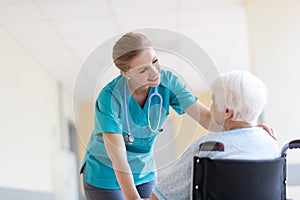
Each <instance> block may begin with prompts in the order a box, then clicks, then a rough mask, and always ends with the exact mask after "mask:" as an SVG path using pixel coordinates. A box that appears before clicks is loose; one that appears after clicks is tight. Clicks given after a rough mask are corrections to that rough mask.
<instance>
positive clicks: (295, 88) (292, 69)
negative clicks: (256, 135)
mask: <svg viewBox="0 0 300 200" xmlns="http://www.w3.org/2000/svg"><path fill="white" fill-rule="evenodd" d="M246 7H247V13H248V22H249V35H250V40H249V41H250V47H251V58H252V65H253V67H254V73H255V74H257V75H258V76H259V77H260V78H262V80H263V81H264V82H265V83H266V86H267V88H268V91H269V101H268V105H267V108H266V112H265V119H266V122H267V123H268V124H270V125H271V127H273V128H274V129H275V130H276V132H277V136H278V139H279V140H278V142H279V145H280V146H282V145H283V144H284V143H286V142H288V141H290V140H292V139H295V138H300V127H299V125H298V124H299V113H300V106H299V102H300V93H299V85H300V78H299V76H300V59H299V55H300V54H299V53H300V20H299V19H300V12H299V11H300V1H299V0H275V1H274V0H248V1H247V3H246ZM299 155H300V151H289V152H288V163H289V164H290V163H294V164H295V163H296V164H299V165H298V167H300V156H299ZM297 174H299V171H298V172H295V174H294V175H297ZM298 182H299V181H298ZM289 190H290V192H294V195H291V197H294V198H296V197H298V198H299V197H300V193H299V188H298V192H296V191H297V190H296V189H295V190H293V188H292V187H291V188H289ZM292 190H293V191H292ZM295 195H296V196H295Z"/></svg>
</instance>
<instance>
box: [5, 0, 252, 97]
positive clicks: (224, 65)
mask: <svg viewBox="0 0 300 200" xmlns="http://www.w3.org/2000/svg"><path fill="white" fill-rule="evenodd" d="M146 27H147V28H149V27H150V28H161V29H169V30H173V31H176V32H178V33H180V34H184V35H186V36H187V37H189V38H191V39H192V40H194V41H195V42H197V43H198V44H199V45H200V46H201V47H202V48H203V49H204V50H205V51H206V52H207V53H208V55H209V56H210V57H211V58H212V60H213V62H214V63H215V64H216V66H217V67H218V69H219V70H220V71H221V72H223V71H228V70H232V69H237V68H238V69H246V70H249V66H250V64H249V48H248V36H247V24H246V13H245V9H244V3H243V0H164V1H162V0H151V1H149V0H148V1H146V0H127V1H124V0H0V29H2V30H3V31H4V33H6V34H7V35H9V37H10V38H13V40H14V42H15V43H17V45H18V46H19V47H20V48H21V49H22V50H23V51H24V53H25V54H26V55H27V56H29V57H30V58H31V59H33V60H35V61H36V62H38V63H39V65H40V66H41V67H42V68H43V69H44V70H46V71H47V72H48V73H49V74H50V75H51V76H52V77H53V78H54V79H56V80H58V81H60V82H61V83H62V85H63V87H64V88H65V89H66V90H67V91H68V92H70V93H72V91H73V87H74V83H75V81H76V77H77V76H78V73H79V71H80V69H81V66H82V63H84V61H85V60H86V58H87V57H88V56H89V54H90V53H91V52H92V50H93V49H95V48H96V47H97V46H99V45H101V44H102V43H103V42H105V41H107V40H109V39H110V38H111V37H112V36H114V35H116V34H120V33H123V32H127V31H131V30H134V29H140V28H146ZM166 40H168V38H166ZM0 48H1V46H0ZM91 73H92V72H91Z"/></svg>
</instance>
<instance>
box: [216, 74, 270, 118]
mask: <svg viewBox="0 0 300 200" xmlns="http://www.w3.org/2000/svg"><path fill="white" fill-rule="evenodd" d="M212 94H213V95H214V103H215V104H216V108H217V109H218V110H219V111H225V109H232V110H233V116H232V120H233V121H245V122H248V123H250V124H255V123H257V119H258V117H259V115H260V114H261V112H262V111H263V109H264V106H265V105H266V103H267V91H266V87H265V85H264V83H263V82H262V81H261V80H260V79H259V78H257V77H256V76H254V75H253V74H251V73H249V72H246V71H232V72H228V73H224V74H222V75H221V76H220V77H219V78H218V79H217V80H215V82H214V83H213V86H212Z"/></svg>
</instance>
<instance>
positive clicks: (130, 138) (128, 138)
mask: <svg viewBox="0 0 300 200" xmlns="http://www.w3.org/2000/svg"><path fill="white" fill-rule="evenodd" d="M125 142H126V143H127V144H132V143H133V142H134V136H133V135H131V134H130V133H127V134H126V136H125Z"/></svg>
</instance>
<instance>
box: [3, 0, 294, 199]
mask: <svg viewBox="0 0 300 200" xmlns="http://www.w3.org/2000/svg"><path fill="white" fill-rule="evenodd" d="M299 10H300V1H299V0H185V1H184V0H164V1H161V0H152V1H145V0H128V1H122V0H0V91H1V98H0V102H1V103H0V133H1V139H0V156H1V164H0V173H1V178H0V199H5V200H6V199H10V200H11V199H24V200H27V199H39V200H46V199H47V200H50V199H51V200H66V199H70V200H71V199H72V200H77V199H78V200H79V199H82V200H83V199H84V195H83V193H82V188H81V187H82V186H81V183H80V180H81V177H80V175H79V166H80V163H81V161H82V158H83V155H84V153H85V148H86V145H87V142H88V139H89V137H90V134H91V132H92V130H93V115H94V113H93V109H94V108H93V104H94V100H95V99H94V98H91V97H90V96H88V95H85V93H82V94H80V97H76V99H74V97H73V90H74V84H75V82H76V78H77V76H78V74H79V72H80V69H81V66H82V64H83V63H84V62H85V60H86V58H87V57H88V56H89V55H90V53H91V52H92V51H93V50H94V49H95V48H96V47H98V46H99V45H101V44H102V43H103V42H105V41H107V40H109V39H110V38H111V37H113V36H115V35H116V34H120V33H126V32H128V31H133V30H135V29H141V28H160V29H168V30H172V31H175V32H178V33H180V34H183V35H185V36H186V37H188V38H190V39H192V40H193V41H194V42H195V43H197V44H198V45H200V46H201V47H202V48H203V49H204V50H205V52H206V53H207V54H208V56H209V57H210V58H211V60H212V61H213V62H214V63H215V66H216V68H217V70H218V71H219V72H220V73H222V72H227V71H231V70H236V69H241V70H247V71H250V72H252V73H254V74H255V75H257V76H258V77H259V78H261V79H262V80H263V81H264V82H265V84H266V86H267V88H268V92H269V101H268V105H267V107H266V110H265V111H264V114H263V116H262V121H263V122H264V123H267V124H269V126H271V127H272V128H273V129H274V130H275V131H276V135H277V137H278V144H279V146H280V147H282V146H283V145H284V144H285V143H286V142H288V141H290V140H293V139H296V138H300V134H299V132H300V127H298V125H297V124H298V123H299V122H298V119H299V116H298V114H299V113H300V106H299V102H300V95H299V85H300V78H299V74H300V59H299V57H300V37H299V36H300V12H299ZM164 40H166V42H169V43H174V44H176V43H177V42H179V41H176V40H172V38H164ZM107 51H108V52H111V49H107ZM99 56H101V55H99ZM161 57H162V61H163V64H166V65H168V66H169V67H170V68H171V69H173V70H174V71H176V72H177V73H178V74H179V75H181V76H182V77H183V78H184V80H189V81H187V83H188V84H189V87H190V89H191V90H192V92H193V93H194V94H195V95H196V96H198V97H199V99H200V101H202V102H203V103H205V104H206V105H207V106H209V105H210V94H209V91H208V89H207V88H206V87H205V84H204V86H203V84H200V83H199V82H201V81H200V80H199V82H198V80H196V79H195V78H191V77H192V75H193V73H192V72H191V71H190V70H187V68H186V67H185V66H184V65H186V63H184V62H183V61H181V60H180V59H178V58H173V57H172V55H171V56H170V55H169V56H166V55H165V56H164V55H163V54H162V56H161ZM175 60H177V61H175ZM101 67H106V66H99V68H101ZM200 68H201V67H200ZM90 73H93V72H90ZM105 73H106V76H105V81H109V80H111V79H113V77H114V76H115V75H118V70H116V69H115V68H114V67H113V66H111V68H109V70H106V71H105ZM99 79H101V77H99ZM101 81H102V79H101V80H100V82H99V84H98V85H87V86H86V87H87V90H88V89H92V90H94V91H95V95H97V91H98V90H97V89H99V88H101V85H104V84H105V81H102V82H101ZM165 127H166V128H165V131H164V133H163V134H161V136H160V138H159V139H158V141H157V144H156V148H161V147H162V146H164V145H165V148H164V149H165V151H164V152H163V153H162V154H160V155H159V156H158V155H157V156H156V159H157V163H158V169H159V171H158V172H159V178H162V177H163V176H164V175H165V174H166V173H168V170H169V169H170V167H171V166H172V164H173V163H174V161H175V160H176V159H177V158H178V157H179V156H180V155H181V154H182V152H183V151H184V150H185V149H186V148H187V147H188V146H189V145H190V144H191V143H192V142H193V141H194V140H195V139H197V138H199V137H200V136H201V135H203V134H206V131H205V130H204V129H202V128H201V127H199V126H198V125H197V124H195V123H194V122H193V121H191V119H190V118H189V117H186V116H176V115H174V113H173V112H171V113H170V117H169V119H168V120H167V122H166V125H165ZM190 133H191V134H190ZM173 138H176V139H174V140H173ZM169 141H173V142H172V143H169ZM166 144H168V145H166ZM297 153H298V155H297ZM299 158H300V156H299V152H297V151H291V152H288V166H289V171H288V173H289V175H288V184H289V185H288V196H290V197H294V198H295V199H299V198H300V193H299V189H300V187H299V186H297V185H296V184H297V180H300V175H299V168H300V159H299ZM166 159H167V162H166ZM296 169H298V172H297V170H296Z"/></svg>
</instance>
